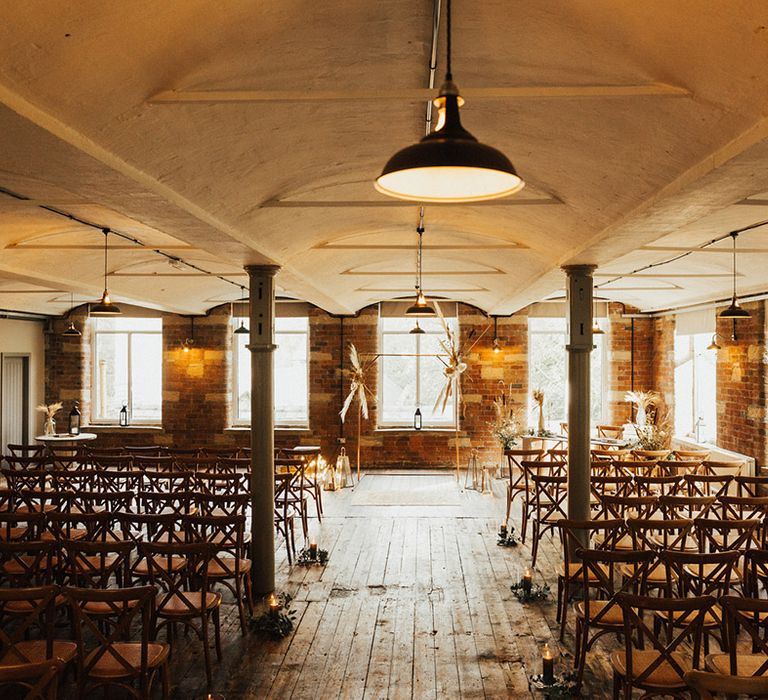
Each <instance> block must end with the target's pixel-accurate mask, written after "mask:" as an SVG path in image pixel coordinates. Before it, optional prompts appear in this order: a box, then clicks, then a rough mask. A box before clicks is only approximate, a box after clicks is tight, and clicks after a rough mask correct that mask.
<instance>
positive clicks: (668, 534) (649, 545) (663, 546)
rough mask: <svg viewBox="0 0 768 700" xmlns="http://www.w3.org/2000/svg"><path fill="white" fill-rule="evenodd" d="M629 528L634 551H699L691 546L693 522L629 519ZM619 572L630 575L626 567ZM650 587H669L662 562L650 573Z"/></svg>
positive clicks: (682, 519) (654, 566)
mask: <svg viewBox="0 0 768 700" xmlns="http://www.w3.org/2000/svg"><path fill="white" fill-rule="evenodd" d="M627 527H628V528H629V533H630V536H631V538H632V548H633V549H634V550H644V551H652V552H657V553H659V552H661V551H663V550H669V549H675V550H679V551H685V550H686V548H689V550H690V548H693V549H694V551H697V550H698V547H697V546H695V545H694V546H693V547H692V546H691V543H689V537H690V534H691V530H692V529H693V520H690V519H689V518H679V519H675V520H669V519H661V518H629V519H627ZM619 572H620V573H622V574H624V575H626V574H628V573H630V572H629V571H628V570H626V569H625V568H624V567H619ZM647 583H648V587H649V589H650V588H653V589H662V590H663V589H665V588H666V587H667V585H668V577H667V571H666V569H665V567H664V566H662V563H661V560H657V561H656V562H655V563H654V564H653V566H652V567H651V568H650V570H649V571H648V578H647Z"/></svg>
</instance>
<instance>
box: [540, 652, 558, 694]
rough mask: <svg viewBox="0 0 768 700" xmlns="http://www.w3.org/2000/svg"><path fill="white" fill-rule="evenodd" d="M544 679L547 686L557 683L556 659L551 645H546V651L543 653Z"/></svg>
mask: <svg viewBox="0 0 768 700" xmlns="http://www.w3.org/2000/svg"><path fill="white" fill-rule="evenodd" d="M541 664H542V671H543V673H542V678H543V680H544V682H545V683H546V684H547V685H552V683H554V682H555V657H554V656H553V655H552V651H551V649H550V648H549V644H545V645H544V651H542V653H541Z"/></svg>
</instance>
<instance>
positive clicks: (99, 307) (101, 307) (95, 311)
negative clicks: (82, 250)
mask: <svg viewBox="0 0 768 700" xmlns="http://www.w3.org/2000/svg"><path fill="white" fill-rule="evenodd" d="M101 232H102V233H103V234H104V293H103V294H102V295H101V300H100V301H99V303H98V304H96V305H95V306H92V307H91V315H92V316H115V315H118V314H121V313H122V311H120V307H119V306H116V305H115V304H113V303H112V299H110V297H109V290H108V289H107V252H108V249H109V244H108V238H109V229H108V228H104V229H102V230H101Z"/></svg>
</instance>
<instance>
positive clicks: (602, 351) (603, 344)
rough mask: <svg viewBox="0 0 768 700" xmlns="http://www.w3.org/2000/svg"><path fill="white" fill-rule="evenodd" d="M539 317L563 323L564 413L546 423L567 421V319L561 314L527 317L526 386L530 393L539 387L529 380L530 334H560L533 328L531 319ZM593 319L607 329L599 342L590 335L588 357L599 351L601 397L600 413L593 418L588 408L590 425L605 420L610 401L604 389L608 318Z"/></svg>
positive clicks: (606, 385)
mask: <svg viewBox="0 0 768 700" xmlns="http://www.w3.org/2000/svg"><path fill="white" fill-rule="evenodd" d="M539 318H547V319H562V321H563V324H564V326H563V331H562V340H563V368H564V372H563V375H564V377H565V383H564V387H565V397H564V398H565V401H564V402H563V406H564V408H565V412H566V415H565V416H563V417H562V418H552V416H549V417H548V418H547V422H548V423H555V422H556V423H562V422H567V421H568V351H567V349H566V346H567V345H568V321H567V319H566V318H563V317H561V316H529V318H528V388H529V392H528V393H529V394H531V395H532V394H533V391H534V390H536V389H538V388H539V387H535V386H533V382H532V381H531V377H532V373H533V359H532V358H533V354H532V352H531V346H532V345H533V344H532V343H531V336H532V335H559V334H560V332H559V331H555V330H534V329H533V327H532V326H533V325H535V323H534V324H531V321H535V319H539ZM595 320H597V321H598V322H602V324H603V327H606V328H607V330H606V331H605V333H603V334H601V336H600V337H601V340H600V343H599V344H598V343H597V342H595V337H594V336H593V337H592V341H593V343H594V347H593V349H592V350H591V351H590V358H591V355H592V353H593V352H595V351H596V350H598V349H599V351H600V388H601V391H600V396H601V397H602V399H601V401H600V415H599V416H597V417H595V418H592V416H591V413H592V411H591V410H590V423H592V422H593V421H594V425H592V427H594V426H595V425H598V424H601V423H604V422H606V420H607V418H606V408H607V406H608V404H609V403H610V402H609V401H606V400H605V397H606V390H607V388H608V386H609V381H610V375H609V372H608V365H609V363H608V345H609V344H608V343H607V342H606V339H607V338H609V337H610V325H609V319H608V317H607V316H597V317H595ZM591 362H592V361H591V359H590V368H591ZM590 377H591V369H590ZM592 389H593V387H592V382H591V381H590V393H591V392H592ZM528 408H529V413H530V411H531V409H532V406H529V407H528ZM591 408H592V407H591V406H590V409H591Z"/></svg>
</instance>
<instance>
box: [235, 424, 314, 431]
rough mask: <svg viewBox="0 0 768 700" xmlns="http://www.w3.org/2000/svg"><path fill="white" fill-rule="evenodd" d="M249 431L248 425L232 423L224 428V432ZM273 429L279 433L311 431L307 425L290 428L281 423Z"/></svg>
mask: <svg viewBox="0 0 768 700" xmlns="http://www.w3.org/2000/svg"><path fill="white" fill-rule="evenodd" d="M250 431H251V426H250V425H233V426H230V427H229V428H224V432H225V433H244V432H250ZM275 431H276V432H281V433H311V432H312V430H311V428H307V427H300V426H298V427H295V428H291V427H290V426H282V425H279V426H275Z"/></svg>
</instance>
